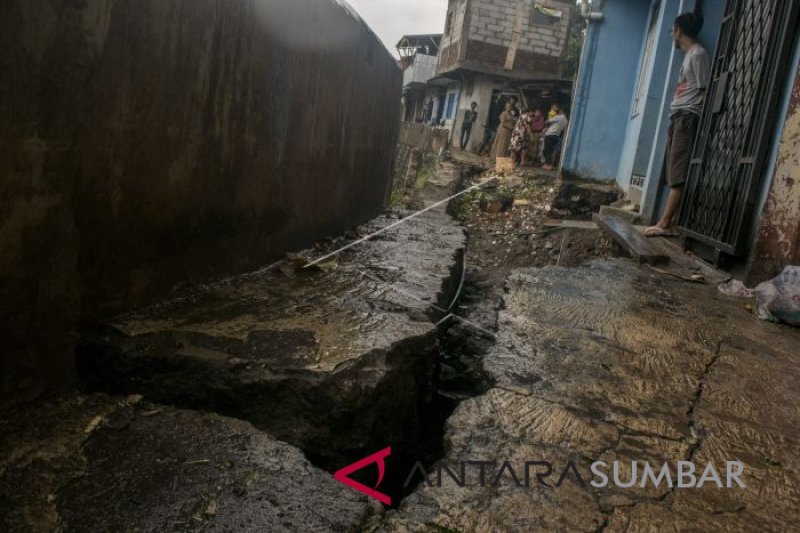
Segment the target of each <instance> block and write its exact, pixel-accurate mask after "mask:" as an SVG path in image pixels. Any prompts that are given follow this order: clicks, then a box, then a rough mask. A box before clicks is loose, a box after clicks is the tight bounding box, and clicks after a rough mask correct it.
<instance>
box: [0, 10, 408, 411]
mask: <svg viewBox="0 0 800 533" xmlns="http://www.w3.org/2000/svg"><path fill="white" fill-rule="evenodd" d="M400 90H401V73H400V71H399V69H398V68H397V66H396V64H395V62H394V61H393V59H392V58H391V56H390V55H389V54H388V53H387V52H386V50H385V49H384V47H383V46H382V45H381V44H380V42H379V41H378V40H377V38H376V37H375V36H374V35H373V34H372V33H371V32H370V31H369V29H368V28H367V27H366V25H365V24H364V23H363V22H362V21H361V20H360V19H358V17H357V16H355V15H354V14H353V13H351V12H350V11H349V8H347V7H346V6H344V5H341V4H339V3H338V2H337V1H336V0H324V1H320V0H136V1H133V0H83V1H75V0H5V1H3V2H2V3H0V224H1V226H0V298H2V311H0V313H1V314H0V334H2V337H3V339H4V344H3V346H2V348H0V376H2V377H1V378H0V387H1V390H0V407H2V406H3V405H6V404H8V403H9V402H11V401H19V400H23V399H26V398H30V397H33V396H35V395H37V394H38V393H40V392H41V391H42V390H43V389H44V388H46V387H47V386H48V385H52V384H64V383H68V382H69V378H70V373H71V371H72V356H71V350H72V343H73V341H74V331H75V324H76V323H77V322H78V321H80V320H90V319H92V318H93V317H97V316H100V315H103V314H107V313H113V312H118V311H121V310H125V309H129V308H132V307H135V306H139V305H142V304H146V303H148V302H150V301H152V300H154V299H156V298H158V297H159V296H160V295H163V294H164V292H165V291H167V290H169V288H171V287H173V286H174V285H175V284H176V283H178V282H193V281H199V280H202V279H206V278H209V277H213V276H217V275H223V274H228V273H232V272H237V271H242V270H245V269H248V268H252V267H254V266H257V265H259V264H261V263H263V262H264V261H268V260H269V259H271V258H272V257H275V256H278V255H281V254H282V253H283V252H284V251H285V250H287V249H293V248H298V247H302V246H305V245H307V244H309V243H310V242H312V241H313V240H314V239H317V238H319V237H321V236H323V235H326V234H332V233H337V232H339V231H341V230H343V229H344V228H345V227H346V226H348V225H353V224H357V223H360V222H363V221H365V220H367V219H369V218H371V217H372V216H373V215H375V214H377V213H378V212H379V211H380V210H381V209H382V207H383V205H384V204H385V202H386V201H387V200H388V197H389V193H390V190H391V181H390V174H391V168H392V163H393V157H394V150H395V144H396V141H397V116H398V113H399V102H400Z"/></svg>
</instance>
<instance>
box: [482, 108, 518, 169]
mask: <svg viewBox="0 0 800 533" xmlns="http://www.w3.org/2000/svg"><path fill="white" fill-rule="evenodd" d="M513 111H514V104H513V102H512V101H511V100H508V101H507V102H506V107H505V110H504V111H503V112H502V113H500V124H499V125H498V126H497V135H496V136H495V138H494V146H492V153H491V154H490V155H489V157H490V158H491V160H492V161H494V160H496V159H497V158H498V157H508V146H509V145H510V144H511V133H512V132H513V131H514V127H515V126H516V125H517V119H516V118H514V113H513Z"/></svg>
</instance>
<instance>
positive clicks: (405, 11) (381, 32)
mask: <svg viewBox="0 0 800 533" xmlns="http://www.w3.org/2000/svg"><path fill="white" fill-rule="evenodd" d="M347 2H348V3H349V4H350V5H351V6H353V8H354V9H355V10H356V11H358V14H359V15H361V18H363V19H364V20H365V21H366V22H367V24H369V25H370V27H371V28H372V31H374V32H375V33H376V34H378V37H380V38H381V40H382V41H383V44H385V45H386V48H387V49H389V51H390V52H392V54H393V55H395V56H397V50H396V49H395V45H396V44H397V41H399V40H400V37H402V36H403V35H406V34H412V35H413V34H416V33H442V32H443V31H444V18H445V15H446V14H447V0H347Z"/></svg>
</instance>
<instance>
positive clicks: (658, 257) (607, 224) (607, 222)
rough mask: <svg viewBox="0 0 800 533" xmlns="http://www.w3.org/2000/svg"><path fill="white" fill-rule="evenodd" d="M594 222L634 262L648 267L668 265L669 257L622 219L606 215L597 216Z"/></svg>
mask: <svg viewBox="0 0 800 533" xmlns="http://www.w3.org/2000/svg"><path fill="white" fill-rule="evenodd" d="M594 220H595V222H596V223H597V225H598V226H600V228H601V229H602V230H603V231H604V232H605V233H606V234H608V236H609V237H611V238H612V239H614V241H615V242H616V243H617V244H619V245H620V246H621V247H622V248H623V249H624V250H625V251H626V252H628V253H629V254H630V255H631V257H632V258H633V260H634V261H637V262H639V263H644V264H648V265H664V264H667V263H669V256H668V255H666V254H665V253H663V251H662V250H661V249H660V248H658V247H657V246H655V245H653V243H652V242H650V241H649V240H648V239H647V237H645V236H644V235H642V233H641V232H640V231H639V230H637V229H636V228H634V227H633V225H631V223H630V222H628V221H627V220H625V219H624V218H622V217H620V216H618V215H610V214H606V215H600V216H597V217H595V219H594Z"/></svg>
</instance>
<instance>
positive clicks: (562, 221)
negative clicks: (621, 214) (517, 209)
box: [542, 218, 647, 231]
mask: <svg viewBox="0 0 800 533" xmlns="http://www.w3.org/2000/svg"><path fill="white" fill-rule="evenodd" d="M542 226H546V227H548V228H574V229H590V230H592V229H593V230H599V229H600V228H599V227H598V226H597V222H594V221H591V220H570V219H567V218H548V219H545V221H544V222H542ZM634 228H636V229H638V230H640V231H641V230H644V229H646V228H647V226H634Z"/></svg>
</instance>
